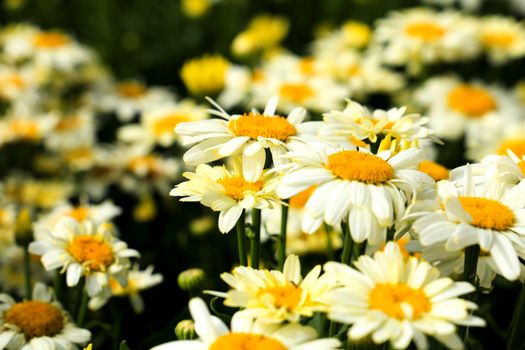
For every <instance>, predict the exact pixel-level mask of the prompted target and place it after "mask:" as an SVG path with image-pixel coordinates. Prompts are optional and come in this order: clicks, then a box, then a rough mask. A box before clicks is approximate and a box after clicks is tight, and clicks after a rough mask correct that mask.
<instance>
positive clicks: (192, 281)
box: [177, 268, 206, 292]
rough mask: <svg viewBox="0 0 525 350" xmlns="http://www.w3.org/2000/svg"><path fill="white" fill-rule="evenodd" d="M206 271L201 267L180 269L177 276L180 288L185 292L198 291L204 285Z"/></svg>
mask: <svg viewBox="0 0 525 350" xmlns="http://www.w3.org/2000/svg"><path fill="white" fill-rule="evenodd" d="M205 279H206V273H205V272H204V270H202V269H197V268H193V269H189V270H186V271H182V272H181V273H180V274H179V277H178V278H177V283H178V284H179V287H180V289H182V290H184V291H186V292H196V291H200V290H201V289H202V287H203V285H204V280H205Z"/></svg>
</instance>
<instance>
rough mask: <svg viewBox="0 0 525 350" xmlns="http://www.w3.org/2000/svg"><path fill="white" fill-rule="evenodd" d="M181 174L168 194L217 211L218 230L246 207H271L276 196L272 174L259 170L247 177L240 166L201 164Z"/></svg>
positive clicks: (224, 230)
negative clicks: (259, 171)
mask: <svg viewBox="0 0 525 350" xmlns="http://www.w3.org/2000/svg"><path fill="white" fill-rule="evenodd" d="M183 176H184V177H185V178H187V179H189V181H185V182H182V183H180V184H178V185H177V186H175V188H174V189H172V190H171V192H170V196H178V197H185V198H182V199H181V201H183V202H201V203H202V204H203V205H205V206H207V207H210V208H211V209H212V210H213V211H219V212H220V214H219V230H220V231H221V232H222V233H228V232H229V231H230V230H231V229H232V228H233V227H234V226H235V224H236V223H237V221H238V220H239V218H240V217H241V215H242V213H243V210H246V209H252V208H256V209H265V208H271V207H272V206H273V204H274V203H278V202H279V199H278V198H277V197H276V195H275V185H276V177H275V174H269V173H268V172H263V173H262V174H261V177H260V178H257V179H256V180H255V181H253V182H252V181H249V180H248V179H246V177H245V176H244V175H243V173H242V171H241V170H238V169H233V170H228V169H226V168H225V167H224V166H215V167H211V166H209V165H206V164H201V165H199V166H198V167H197V169H196V170H195V172H194V173H192V172H186V173H184V174H183Z"/></svg>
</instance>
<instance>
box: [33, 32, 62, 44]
mask: <svg viewBox="0 0 525 350" xmlns="http://www.w3.org/2000/svg"><path fill="white" fill-rule="evenodd" d="M68 42H69V38H68V37H67V36H66V35H64V34H61V33H54V32H49V33H39V34H36V35H35V37H34V38H33V43H34V45H35V46H36V47H40V48H57V47H60V46H64V45H65V44H67V43H68Z"/></svg>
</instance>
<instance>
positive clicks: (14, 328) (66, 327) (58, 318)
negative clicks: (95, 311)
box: [0, 283, 91, 350]
mask: <svg viewBox="0 0 525 350" xmlns="http://www.w3.org/2000/svg"><path fill="white" fill-rule="evenodd" d="M0 300H1V301H0V344H2V349H4V348H5V349H25V350H39V349H76V348H77V346H79V345H83V344H85V343H87V342H88V341H89V340H90V339H91V333H90V332H89V331H88V330H87V329H82V328H78V327H77V326H75V324H74V323H73V322H72V321H71V318H70V316H69V314H68V313H67V312H66V311H65V310H64V309H63V307H62V305H61V304H60V303H59V302H58V301H56V299H55V295H54V292H53V291H52V290H51V289H50V288H48V287H47V286H45V285H44V284H43V283H36V284H35V286H34V288H33V296H32V298H31V300H26V301H23V302H18V303H17V302H16V301H15V300H14V299H13V298H12V297H11V296H9V295H7V294H1V295H0Z"/></svg>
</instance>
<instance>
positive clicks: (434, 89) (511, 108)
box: [414, 76, 519, 142]
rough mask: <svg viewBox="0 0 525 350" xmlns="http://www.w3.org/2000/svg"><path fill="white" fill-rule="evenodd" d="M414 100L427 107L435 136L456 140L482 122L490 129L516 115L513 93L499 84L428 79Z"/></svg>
mask: <svg viewBox="0 0 525 350" xmlns="http://www.w3.org/2000/svg"><path fill="white" fill-rule="evenodd" d="M414 97H415V100H416V101H417V103H418V104H419V105H421V106H422V107H424V108H426V109H427V115H428V117H429V119H430V121H429V126H430V127H431V128H432V129H433V130H434V131H435V133H436V136H437V137H440V138H445V139H448V140H457V139H459V138H460V137H462V136H463V135H464V134H465V133H467V136H468V132H469V129H471V128H473V127H479V125H481V124H483V125H485V126H486V127H487V128H489V129H490V128H493V127H494V125H500V123H509V122H512V121H516V120H517V119H518V118H519V109H518V104H517V101H516V100H515V98H514V97H513V96H512V94H510V93H508V92H507V91H505V90H503V89H502V88H501V87H498V86H488V85H486V84H482V83H479V82H463V81H461V80H459V79H458V78H456V77H453V76H441V77H434V78H431V79H428V80H427V81H426V82H425V83H424V84H423V86H421V87H420V88H419V89H418V90H417V91H416V92H415V96H414ZM467 142H468V140H467Z"/></svg>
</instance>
